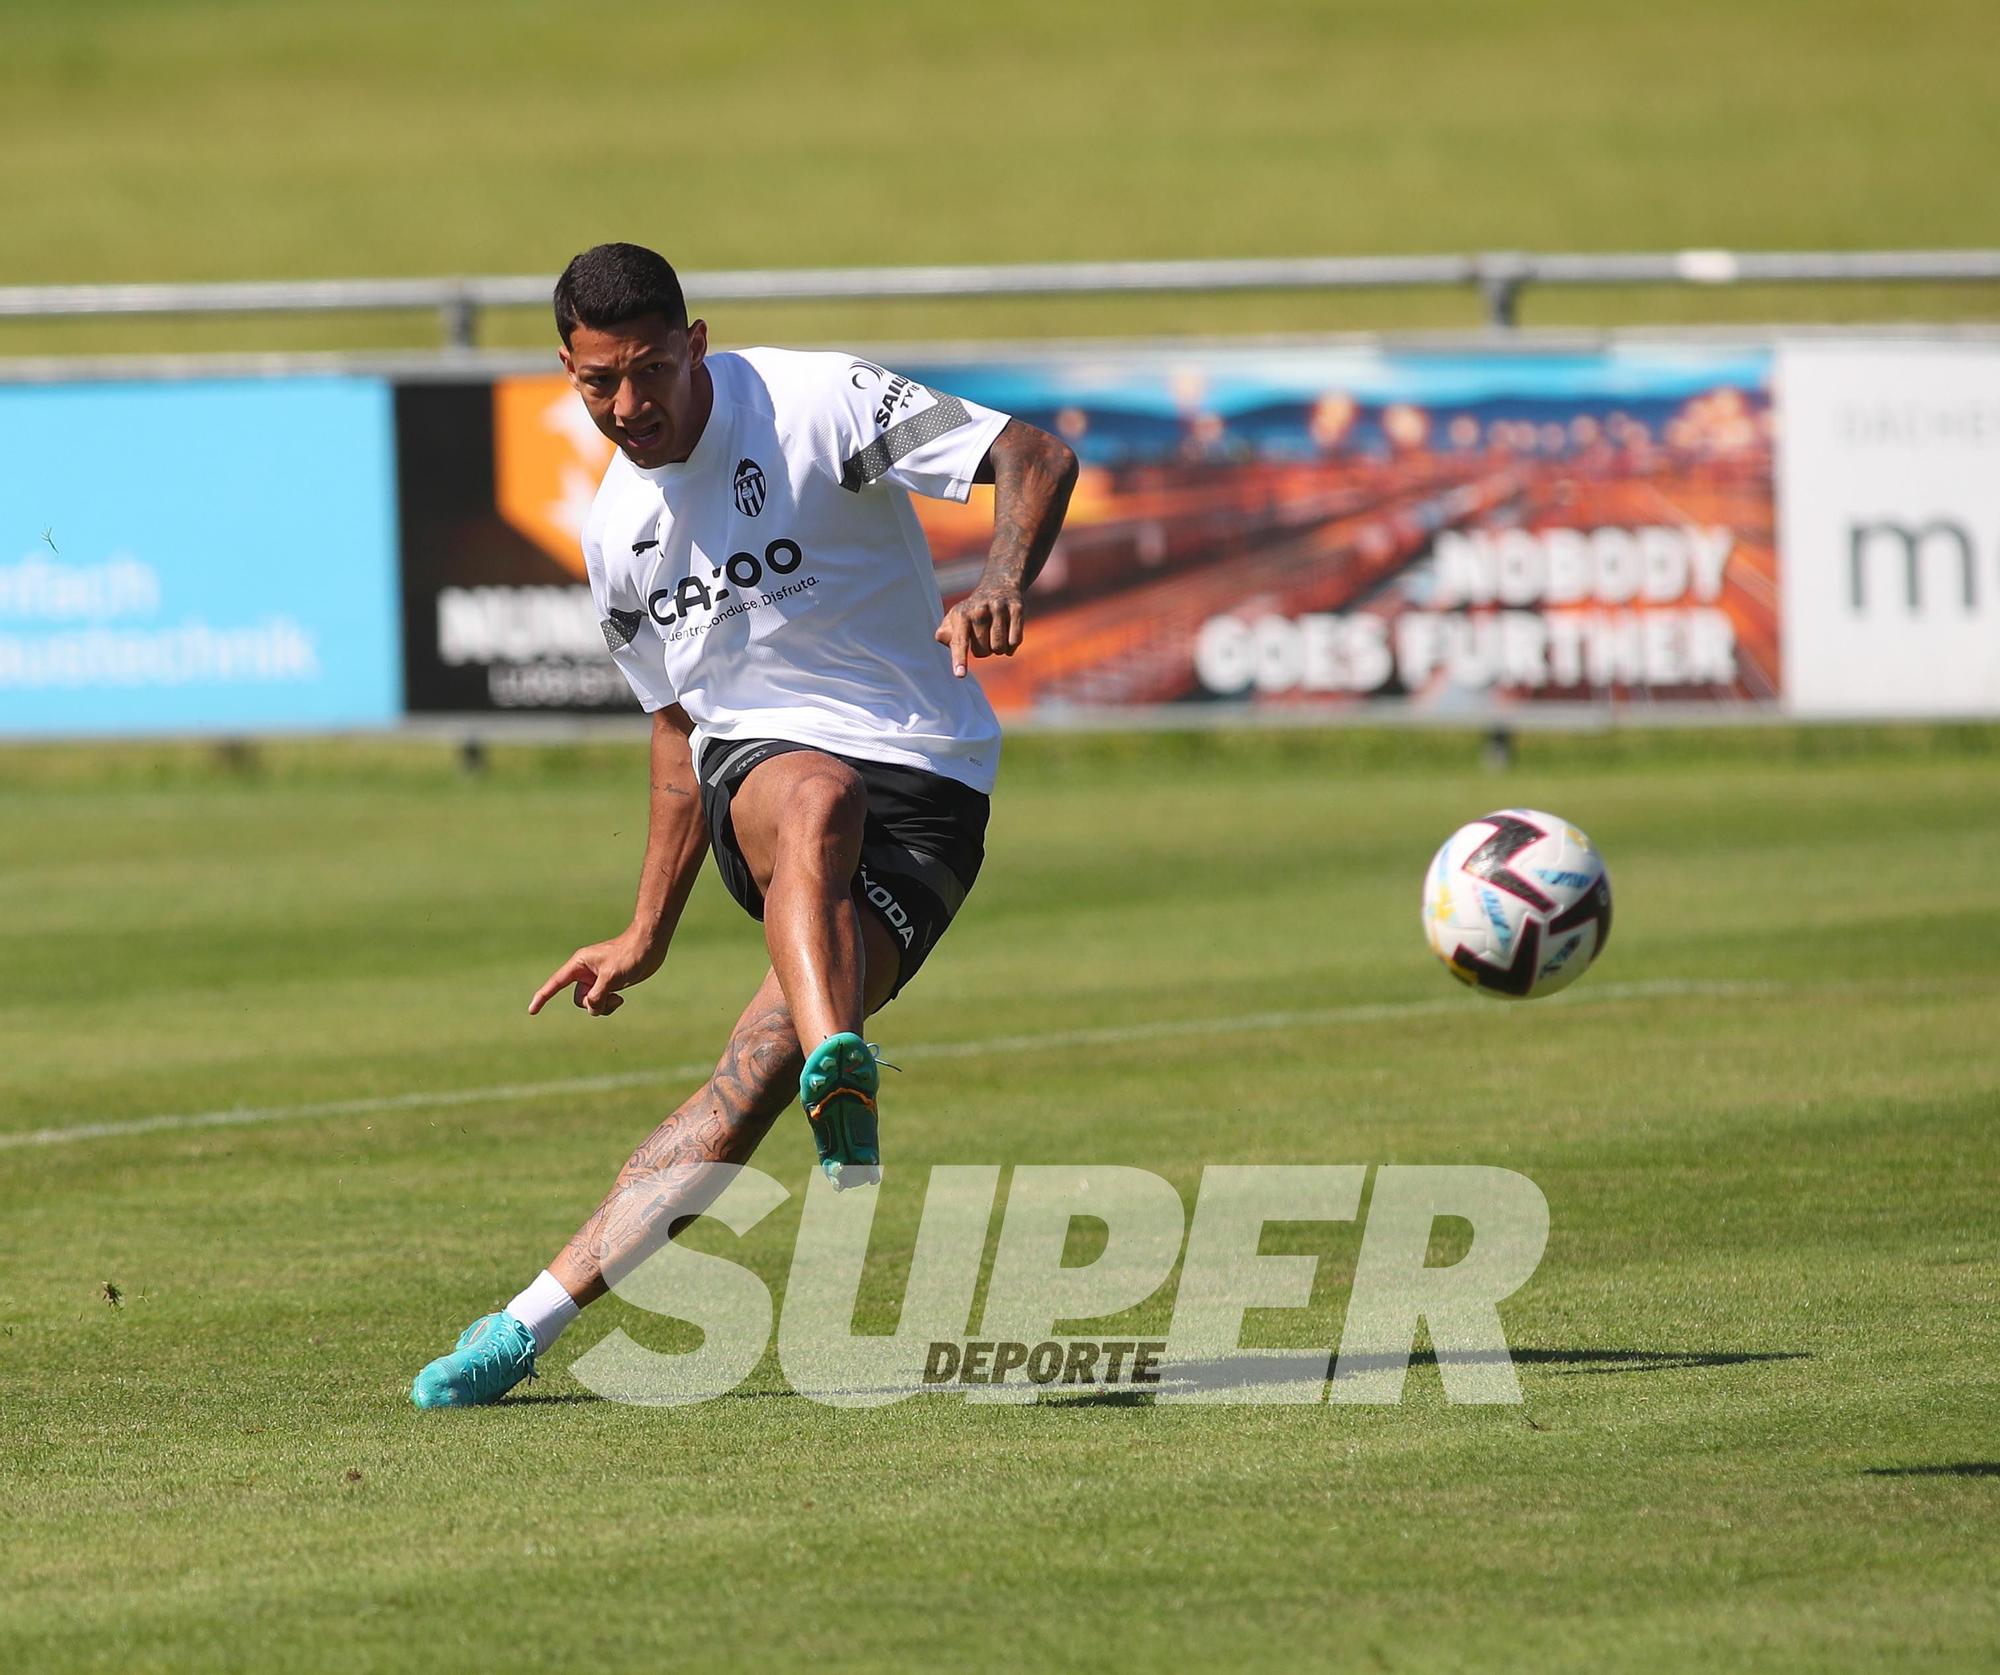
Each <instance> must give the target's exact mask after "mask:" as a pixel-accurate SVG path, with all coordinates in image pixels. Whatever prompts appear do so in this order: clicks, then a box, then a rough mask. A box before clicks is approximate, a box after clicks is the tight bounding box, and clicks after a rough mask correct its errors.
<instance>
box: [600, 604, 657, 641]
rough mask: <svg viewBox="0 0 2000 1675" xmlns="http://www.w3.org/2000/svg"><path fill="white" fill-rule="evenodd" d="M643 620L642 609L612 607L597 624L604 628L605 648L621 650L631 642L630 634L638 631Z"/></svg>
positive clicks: (643, 613)
mask: <svg viewBox="0 0 2000 1675" xmlns="http://www.w3.org/2000/svg"><path fill="white" fill-rule="evenodd" d="M645 620H646V613H645V612H644V611H621V610H618V609H616V608H614V609H613V610H612V612H611V614H610V615H609V616H608V617H606V618H605V619H604V620H603V621H602V622H601V623H599V624H598V626H599V627H600V628H602V629H603V630H604V644H605V646H606V648H607V649H608V650H611V651H623V650H624V649H625V647H627V646H629V645H630V644H631V643H632V636H633V635H634V634H636V633H638V632H639V624H640V623H642V622H644V621H645Z"/></svg>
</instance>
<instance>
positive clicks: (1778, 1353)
mask: <svg viewBox="0 0 2000 1675" xmlns="http://www.w3.org/2000/svg"><path fill="white" fill-rule="evenodd" d="M1511 1354H1512V1358H1513V1361H1514V1363H1515V1365H1516V1366H1530V1367H1562V1368H1565V1369H1566V1370H1567V1371H1569V1372H1572V1373H1666V1372H1679V1371H1681V1370H1682V1369H1684V1368H1688V1367H1745V1366H1749V1365H1751V1364H1753V1363H1755V1362H1759V1361H1806V1360H1810V1359H1811V1357H1810V1356H1809V1355H1807V1354H1806V1352H1805V1351H1804V1350H1802V1349H1516V1350H1513V1351H1512V1352H1511ZM1501 1358H1502V1357H1501V1356H1500V1355H1498V1354H1497V1353H1496V1354H1495V1355H1493V1356H1491V1357H1487V1356H1481V1355H1455V1356H1453V1357H1452V1359H1453V1360H1454V1361H1480V1360H1486V1359H1492V1360H1499V1359H1501ZM1436 1363H1437V1356H1436V1354H1435V1353H1434V1352H1432V1351H1428V1350H1426V1351H1423V1352H1422V1353H1419V1354H1416V1355H1412V1356H1411V1357H1410V1365H1411V1366H1413V1367H1419V1366H1434V1365H1436Z"/></svg>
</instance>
